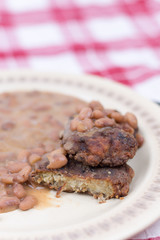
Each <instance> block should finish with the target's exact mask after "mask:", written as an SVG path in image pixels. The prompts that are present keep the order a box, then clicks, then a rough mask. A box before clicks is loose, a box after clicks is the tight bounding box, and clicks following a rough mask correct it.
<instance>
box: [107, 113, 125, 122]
mask: <svg viewBox="0 0 160 240" xmlns="http://www.w3.org/2000/svg"><path fill="white" fill-rule="evenodd" d="M110 116H111V118H113V119H114V120H115V121H116V122H117V123H121V122H123V116H122V115H121V114H120V113H119V112H112V113H111V115H110Z"/></svg>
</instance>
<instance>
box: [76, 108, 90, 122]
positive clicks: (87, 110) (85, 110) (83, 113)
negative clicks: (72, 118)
mask: <svg viewBox="0 0 160 240" xmlns="http://www.w3.org/2000/svg"><path fill="white" fill-rule="evenodd" d="M91 115H92V109H91V108H89V107H85V108H83V109H82V110H81V111H80V113H79V119H81V120H83V119H85V118H90V117H91Z"/></svg>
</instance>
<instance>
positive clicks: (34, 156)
mask: <svg viewBox="0 0 160 240" xmlns="http://www.w3.org/2000/svg"><path fill="white" fill-rule="evenodd" d="M40 159H41V156H39V155H38V154H36V153H33V154H31V155H30V156H29V160H28V161H29V163H30V164H31V165H33V164H34V163H36V162H38V161H39V160H40Z"/></svg>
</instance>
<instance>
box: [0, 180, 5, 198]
mask: <svg viewBox="0 0 160 240" xmlns="http://www.w3.org/2000/svg"><path fill="white" fill-rule="evenodd" d="M6 195H7V191H6V188H5V184H4V183H0V198H1V197H3V196H6Z"/></svg>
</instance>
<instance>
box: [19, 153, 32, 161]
mask: <svg viewBox="0 0 160 240" xmlns="http://www.w3.org/2000/svg"><path fill="white" fill-rule="evenodd" d="M29 154H30V153H29V151H27V150H22V151H20V152H19V153H18V155H17V161H20V162H21V161H22V162H27V160H28V157H29Z"/></svg>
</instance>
